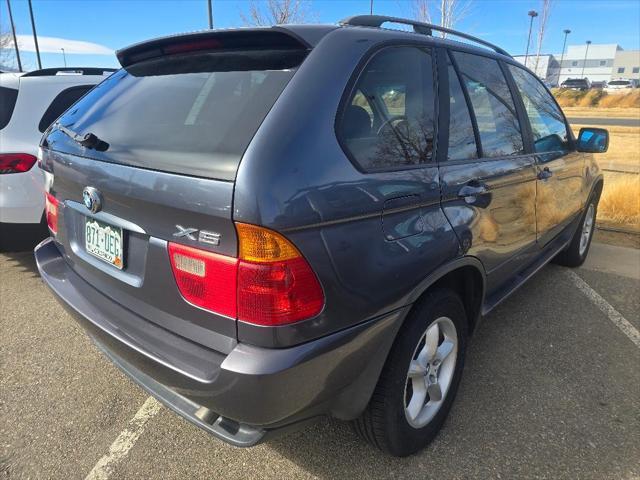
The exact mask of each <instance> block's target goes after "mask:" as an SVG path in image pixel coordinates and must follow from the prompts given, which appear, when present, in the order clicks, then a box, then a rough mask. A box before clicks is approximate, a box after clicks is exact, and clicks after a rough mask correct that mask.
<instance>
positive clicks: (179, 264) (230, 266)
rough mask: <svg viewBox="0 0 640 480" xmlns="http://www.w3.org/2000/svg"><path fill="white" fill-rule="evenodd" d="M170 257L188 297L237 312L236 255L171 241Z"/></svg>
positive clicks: (209, 307) (218, 309) (221, 310)
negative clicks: (213, 251) (220, 253)
mask: <svg viewBox="0 0 640 480" xmlns="http://www.w3.org/2000/svg"><path fill="white" fill-rule="evenodd" d="M169 257H170V259H171V267H172V268H173V276H174V277H175V279H176V283H177V284H178V289H179V290H180V293H181V294H182V296H183V297H184V298H185V300H187V301H188V302H190V303H192V304H194V305H196V306H198V307H202V308H206V309H207V310H211V311H214V312H216V313H220V314H222V315H226V316H228V317H235V316H236V277H237V274H238V259H237V258H233V257H227V256H225V255H219V254H217V253H212V252H208V251H206V250H200V249H198V248H191V247H185V246H184V245H178V244H175V243H170V244H169Z"/></svg>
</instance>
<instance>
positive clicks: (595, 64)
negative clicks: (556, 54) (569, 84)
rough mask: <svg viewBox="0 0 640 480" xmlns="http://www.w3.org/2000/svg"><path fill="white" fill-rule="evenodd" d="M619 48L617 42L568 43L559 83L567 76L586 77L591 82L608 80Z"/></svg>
mask: <svg viewBox="0 0 640 480" xmlns="http://www.w3.org/2000/svg"><path fill="white" fill-rule="evenodd" d="M587 47H588V50H587ZM621 50H622V49H621V48H620V47H619V46H618V45H617V44H601V45H598V44H595V43H592V44H591V45H588V46H587V45H586V44H585V45H569V47H568V48H567V52H566V53H565V54H564V60H563V62H562V65H561V70H560V78H559V83H562V82H564V81H565V80H567V79H568V78H588V79H589V80H590V81H591V82H592V83H593V82H608V81H609V80H611V73H612V71H613V62H614V61H615V58H616V55H617V53H618V51H621ZM585 53H586V60H585Z"/></svg>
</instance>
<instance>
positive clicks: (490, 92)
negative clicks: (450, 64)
mask: <svg viewBox="0 0 640 480" xmlns="http://www.w3.org/2000/svg"><path fill="white" fill-rule="evenodd" d="M453 56H454V58H455V60H456V62H457V64H458V70H459V72H460V75H461V77H462V81H463V82H464V85H465V87H466V89H467V92H468V94H469V99H470V100H471V106H472V108H473V111H474V114H475V117H476V122H477V124H478V133H479V134H480V143H481V146H482V154H483V156H484V157H501V156H506V155H518V154H521V153H523V152H524V144H523V142H522V134H521V133H520V124H519V122H518V116H517V114H516V107H515V104H514V103H513V98H512V97H511V92H510V91H509V87H508V85H507V81H506V79H505V77H504V75H503V73H502V70H501V69H500V65H499V64H498V62H497V61H496V60H493V59H491V58H487V57H482V56H480V55H472V54H468V53H462V52H454V53H453Z"/></svg>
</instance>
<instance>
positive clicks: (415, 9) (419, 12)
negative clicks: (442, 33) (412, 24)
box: [411, 0, 433, 23]
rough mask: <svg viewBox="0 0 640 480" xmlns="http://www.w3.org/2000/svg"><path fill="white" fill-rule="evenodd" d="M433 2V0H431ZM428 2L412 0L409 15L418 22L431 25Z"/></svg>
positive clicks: (426, 0)
mask: <svg viewBox="0 0 640 480" xmlns="http://www.w3.org/2000/svg"><path fill="white" fill-rule="evenodd" d="M431 1H432V2H433V0H431ZM430 3H431V2H429V0H413V1H412V2H411V14H412V15H413V18H415V19H416V20H418V21H419V22H425V23H431V11H430V10H429V4H430Z"/></svg>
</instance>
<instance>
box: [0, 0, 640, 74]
mask: <svg viewBox="0 0 640 480" xmlns="http://www.w3.org/2000/svg"><path fill="white" fill-rule="evenodd" d="M432 3H433V4H436V3H439V2H438V1H436V0H434V1H433V2H432ZM11 5H12V11H13V16H14V20H15V22H16V28H17V33H18V34H19V35H26V36H30V35H31V34H32V33H31V24H30V20H29V13H28V5H27V1H26V0H11ZM247 6H248V2H243V1H230V0H213V9H214V24H215V26H216V27H220V28H226V27H233V26H242V20H241V18H240V12H242V11H246V9H247ZM539 7H540V0H473V1H472V2H471V10H470V13H469V15H468V16H467V17H466V18H465V19H464V20H463V21H462V22H461V23H460V24H458V25H457V26H456V28H458V29H460V30H464V31H466V32H469V33H472V34H475V35H478V36H481V37H483V38H485V39H486V40H489V41H491V42H494V43H497V44H499V45H500V46H502V47H503V48H505V49H506V50H508V51H509V52H511V53H512V54H514V55H515V54H521V53H524V50H525V47H526V42H527V31H528V25H529V23H528V22H529V17H527V11H528V10H530V9H539ZM33 8H34V13H35V17H36V27H37V30H38V35H39V36H42V37H55V38H63V39H67V40H75V41H82V42H92V43H95V44H98V45H101V46H104V47H107V48H108V49H110V50H117V49H118V48H121V47H124V46H126V45H129V44H131V43H134V42H138V41H141V40H145V39H149V38H153V37H157V36H162V35H167V34H172V33H176V32H184V31H193V30H199V29H203V28H206V27H207V4H206V0H33ZM6 9H7V6H6V2H5V1H4V0H3V1H2V2H1V3H0V23H1V24H2V25H3V27H6V26H7V25H8V16H7V10H6ZM310 9H311V11H312V12H313V13H314V15H315V18H316V19H317V20H318V21H319V22H323V23H334V22H336V21H338V20H340V19H341V18H343V17H346V16H349V15H355V14H361V13H368V12H369V0H315V1H312V2H310ZM409 12H410V0H374V13H378V14H386V15H398V16H407V15H409ZM565 28H569V29H571V30H572V33H571V34H570V35H569V41H568V44H577V43H584V41H586V40H591V41H592V42H593V43H594V44H595V43H618V44H620V45H621V46H622V47H623V48H624V49H627V50H633V49H640V1H639V0H554V2H553V10H552V12H551V17H550V20H549V26H548V28H547V32H548V33H547V34H546V38H545V41H544V44H543V49H542V50H543V51H544V52H547V53H559V52H560V51H561V49H562V40H563V34H562V30H563V29H565ZM3 29H4V28H3ZM56 42H57V40H50V41H49V42H48V45H49V49H50V50H56V51H58V48H57V45H58V44H57V43H56ZM41 47H42V45H41ZM87 48H89V47H87ZM95 48H96V47H91V48H90V50H92V51H93V50H95ZM70 49H71V48H67V49H66V50H70ZM80 49H81V50H82V48H80ZM22 57H23V63H24V64H25V65H26V66H27V67H28V68H35V66H36V61H35V54H34V53H32V52H28V51H25V52H23V53H22ZM42 62H43V67H54V66H62V64H63V58H62V53H61V52H60V53H58V52H55V53H43V54H42ZM67 63H68V64H69V66H103V67H116V66H117V61H116V59H115V57H114V56H113V55H112V54H108V55H95V54H67Z"/></svg>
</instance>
